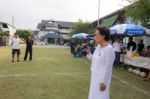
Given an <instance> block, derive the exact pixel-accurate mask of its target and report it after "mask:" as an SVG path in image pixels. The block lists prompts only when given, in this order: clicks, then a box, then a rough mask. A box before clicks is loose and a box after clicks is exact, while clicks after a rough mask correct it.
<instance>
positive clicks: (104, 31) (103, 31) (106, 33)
mask: <svg viewBox="0 0 150 99" xmlns="http://www.w3.org/2000/svg"><path fill="white" fill-rule="evenodd" d="M97 30H98V32H99V34H100V35H102V36H105V38H104V39H105V40H106V41H109V38H110V31H109V29H108V28H106V27H98V28H97Z"/></svg>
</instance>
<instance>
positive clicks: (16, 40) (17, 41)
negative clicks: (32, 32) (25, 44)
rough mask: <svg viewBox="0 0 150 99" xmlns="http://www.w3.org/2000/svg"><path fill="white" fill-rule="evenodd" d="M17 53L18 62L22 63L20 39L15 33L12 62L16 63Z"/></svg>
mask: <svg viewBox="0 0 150 99" xmlns="http://www.w3.org/2000/svg"><path fill="white" fill-rule="evenodd" d="M16 53H17V62H19V61H20V59H19V55H20V39H19V37H18V34H17V33H15V34H14V37H13V39H12V62H14V57H15V54H16Z"/></svg>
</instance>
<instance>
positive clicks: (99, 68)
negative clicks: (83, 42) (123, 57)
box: [87, 27, 115, 99]
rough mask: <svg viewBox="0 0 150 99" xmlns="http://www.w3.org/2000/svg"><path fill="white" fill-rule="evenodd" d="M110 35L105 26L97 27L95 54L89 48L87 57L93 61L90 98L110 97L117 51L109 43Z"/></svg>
mask: <svg viewBox="0 0 150 99" xmlns="http://www.w3.org/2000/svg"><path fill="white" fill-rule="evenodd" d="M109 37H110V31H109V29H107V28H105V27H100V28H97V30H96V32H95V36H94V40H95V42H96V43H97V44H98V46H97V47H96V49H95V51H94V53H93V54H91V52H90V50H89V49H88V50H87V53H88V54H87V58H88V59H89V60H90V61H92V64H91V82H90V91H89V97H88V99H110V95H109V88H110V83H111V76H112V67H113V63H114V59H115V52H114V49H113V47H112V46H111V45H110V44H109V43H108V41H109Z"/></svg>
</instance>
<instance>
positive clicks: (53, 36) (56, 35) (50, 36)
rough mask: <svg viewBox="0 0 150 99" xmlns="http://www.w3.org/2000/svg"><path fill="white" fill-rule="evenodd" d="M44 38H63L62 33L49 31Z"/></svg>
mask: <svg viewBox="0 0 150 99" xmlns="http://www.w3.org/2000/svg"><path fill="white" fill-rule="evenodd" d="M44 38H47V39H48V38H53V39H55V38H63V37H62V36H61V35H60V34H56V33H48V34H46V35H45V36H44Z"/></svg>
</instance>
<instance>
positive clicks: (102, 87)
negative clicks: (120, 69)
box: [100, 83, 106, 91]
mask: <svg viewBox="0 0 150 99" xmlns="http://www.w3.org/2000/svg"><path fill="white" fill-rule="evenodd" d="M105 89H106V85H105V84H104V83H100V91H105Z"/></svg>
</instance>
